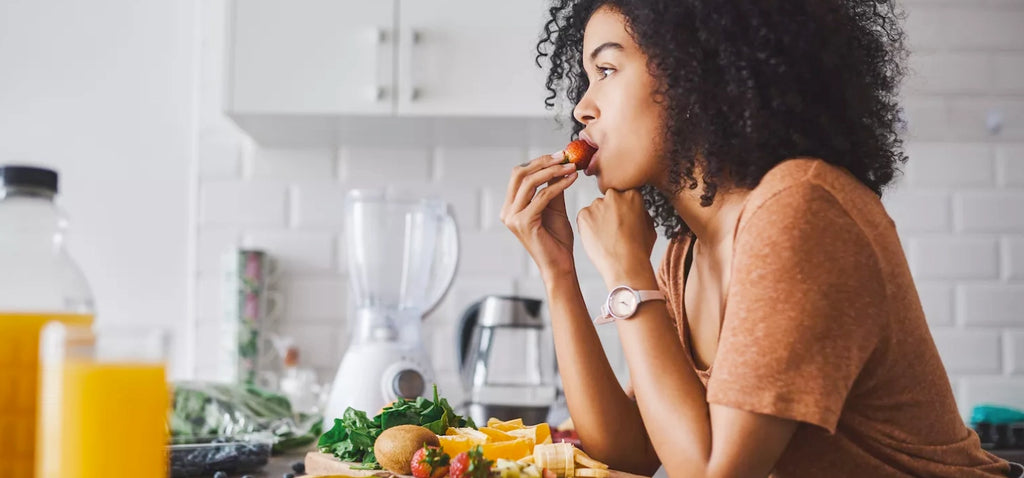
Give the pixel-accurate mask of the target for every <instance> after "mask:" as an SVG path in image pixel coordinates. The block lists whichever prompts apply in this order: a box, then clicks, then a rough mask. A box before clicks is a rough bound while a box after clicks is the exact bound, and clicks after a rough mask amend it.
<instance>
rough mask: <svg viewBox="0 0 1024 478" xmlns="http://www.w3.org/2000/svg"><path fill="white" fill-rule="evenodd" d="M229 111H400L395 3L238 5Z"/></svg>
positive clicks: (305, 0)
mask: <svg viewBox="0 0 1024 478" xmlns="http://www.w3.org/2000/svg"><path fill="white" fill-rule="evenodd" d="M230 15H231V16H230V18H231V25H230V28H229V41H228V42H227V48H228V49H229V55H228V58H229V60H228V62H227V69H228V71H227V75H226V76H227V88H228V90H227V94H226V95H225V102H226V105H225V106H226V109H227V111H228V112H229V113H284V114H301V113H307V114H339V113H340V114H352V113H362V114H392V113H394V91H393V86H394V69H393V62H394V51H395V44H394V39H395V35H394V23H395V9H394V3H393V2H390V1H365V0H234V1H233V2H232V4H231V14H230Z"/></svg>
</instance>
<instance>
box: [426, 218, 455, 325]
mask: <svg viewBox="0 0 1024 478" xmlns="http://www.w3.org/2000/svg"><path fill="white" fill-rule="evenodd" d="M440 244H441V247H439V248H438V250H439V255H440V256H441V257H440V258H435V259H438V260H440V261H441V263H440V265H439V266H438V268H437V270H438V271H439V272H438V275H437V277H435V278H434V284H433V286H434V288H433V289H431V290H430V291H429V293H428V294H427V304H429V307H427V308H426V311H424V313H423V318H426V317H427V315H429V314H430V312H431V311H433V310H434V308H436V307H437V306H438V305H439V304H440V303H441V300H442V299H444V296H445V294H447V293H448V290H449V289H451V286H452V282H453V280H454V279H455V271H456V270H458V268H459V225H458V224H457V223H456V222H455V217H454V216H452V214H451V213H450V212H447V211H446V212H445V213H444V223H443V224H442V225H441V237H440Z"/></svg>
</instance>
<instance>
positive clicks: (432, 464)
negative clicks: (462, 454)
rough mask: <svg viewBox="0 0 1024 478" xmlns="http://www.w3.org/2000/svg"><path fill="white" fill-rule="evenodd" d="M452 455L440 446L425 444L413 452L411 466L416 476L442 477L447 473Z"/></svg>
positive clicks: (419, 477) (423, 477) (418, 477)
mask: <svg viewBox="0 0 1024 478" xmlns="http://www.w3.org/2000/svg"><path fill="white" fill-rule="evenodd" d="M449 460H450V457H449V455H447V453H445V452H444V451H441V448H440V447H438V446H427V445H423V447H422V448H420V449H418V450H416V452H415V453H413V461H412V462H411V463H410V466H411V468H412V470H413V476H415V477H416V478H441V477H442V476H444V475H447V470H449Z"/></svg>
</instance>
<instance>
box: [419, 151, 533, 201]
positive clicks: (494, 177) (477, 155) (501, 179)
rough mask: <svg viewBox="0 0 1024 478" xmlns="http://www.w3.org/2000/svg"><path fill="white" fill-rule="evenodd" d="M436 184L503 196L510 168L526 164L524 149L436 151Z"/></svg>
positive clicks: (526, 158) (510, 171)
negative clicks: (492, 191)
mask: <svg viewBox="0 0 1024 478" xmlns="http://www.w3.org/2000/svg"><path fill="white" fill-rule="evenodd" d="M436 157H437V162H438V168H437V172H438V174H439V180H440V182H441V183H442V184H445V185H451V186H458V187H472V186H477V187H479V186H484V187H493V188H496V189H498V190H500V191H502V192H505V190H506V188H507V186H508V182H509V177H510V175H511V173H512V168H513V167H515V166H516V165H517V164H520V163H523V162H526V161H529V160H530V159H531V158H528V157H527V155H526V149H524V148H523V147H477V148H455V147H444V148H438V150H437V152H436Z"/></svg>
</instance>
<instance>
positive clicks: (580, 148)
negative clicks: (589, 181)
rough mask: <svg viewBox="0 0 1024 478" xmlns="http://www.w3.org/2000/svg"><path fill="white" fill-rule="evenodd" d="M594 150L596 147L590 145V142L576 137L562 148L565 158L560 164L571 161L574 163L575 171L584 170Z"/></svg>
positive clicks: (595, 150) (588, 164)
mask: <svg viewBox="0 0 1024 478" xmlns="http://www.w3.org/2000/svg"><path fill="white" fill-rule="evenodd" d="M596 152H597V148H595V147H593V146H591V145H590V143H588V142H586V141H584V140H582V139H577V140H575V141H573V142H571V143H569V145H568V146H566V147H565V149H564V150H563V153H565V159H564V160H563V161H562V164H566V163H572V164H575V165H576V170H577V171H579V170H586V169H587V166H590V158H593V157H594V153H596Z"/></svg>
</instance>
